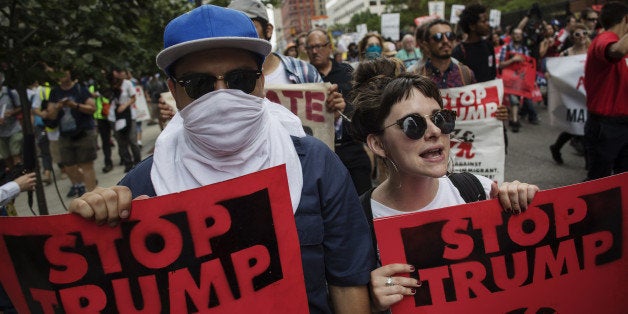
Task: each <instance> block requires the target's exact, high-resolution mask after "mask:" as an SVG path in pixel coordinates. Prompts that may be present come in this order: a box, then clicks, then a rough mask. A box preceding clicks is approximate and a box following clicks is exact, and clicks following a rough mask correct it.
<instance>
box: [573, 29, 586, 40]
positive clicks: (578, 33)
mask: <svg viewBox="0 0 628 314" xmlns="http://www.w3.org/2000/svg"><path fill="white" fill-rule="evenodd" d="M587 35H589V32H586V31H584V32H575V33H573V36H574V37H576V38H580V37H584V36H587Z"/></svg>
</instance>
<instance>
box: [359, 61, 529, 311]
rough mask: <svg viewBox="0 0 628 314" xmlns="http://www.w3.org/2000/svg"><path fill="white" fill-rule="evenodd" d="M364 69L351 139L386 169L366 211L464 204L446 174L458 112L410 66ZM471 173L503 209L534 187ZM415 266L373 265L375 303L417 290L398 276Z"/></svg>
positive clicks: (525, 200) (517, 205)
mask: <svg viewBox="0 0 628 314" xmlns="http://www.w3.org/2000/svg"><path fill="white" fill-rule="evenodd" d="M369 69H370V67H368V65H366V66H362V65H360V66H359V67H358V69H356V76H355V77H356V78H358V77H361V78H364V77H372V78H371V79H368V80H367V81H366V82H355V83H354V84H356V85H359V86H360V87H358V88H357V90H356V92H355V95H357V96H356V97H355V98H354V99H353V102H354V103H355V104H356V111H355V114H354V115H353V127H354V132H355V134H356V135H355V136H356V138H358V139H359V140H361V141H364V142H366V143H367V145H368V147H369V148H370V149H371V150H372V151H373V153H374V154H375V155H376V156H378V158H381V159H383V160H384V163H385V165H386V167H387V168H388V173H389V176H388V178H387V179H386V180H385V181H384V182H382V183H381V184H380V185H379V186H377V187H376V188H374V189H373V190H372V191H369V192H368V193H366V194H364V195H362V199H363V203H362V204H363V207H364V208H365V211H368V208H369V207H370V213H372V217H373V218H378V217H388V216H393V215H399V214H404V213H410V212H416V211H426V210H435V209H439V208H443V207H448V206H453V205H459V204H464V203H465V200H464V198H463V197H462V196H461V192H460V191H459V190H458V188H457V187H456V185H454V183H452V180H450V178H449V177H448V176H446V174H447V173H448V168H449V165H450V161H449V147H450V138H449V135H450V133H451V132H452V131H453V130H454V127H455V123H456V114H455V112H453V111H450V110H446V109H443V102H442V98H441V95H440V92H439V91H438V88H437V87H436V85H435V84H434V83H433V82H432V81H431V80H430V79H428V78H426V77H424V76H420V75H416V74H410V73H405V74H401V75H399V76H397V77H389V76H385V75H377V74H375V75H364V73H361V72H363V71H369ZM473 178H477V180H478V181H479V182H478V184H481V187H482V191H483V192H484V194H485V196H488V197H490V198H499V200H500V203H501V205H502V206H503V207H504V209H505V210H506V211H508V212H512V213H515V214H516V213H520V212H522V211H524V210H525V209H526V208H527V206H528V204H530V202H531V201H532V199H533V197H534V195H535V194H536V192H537V191H538V187H536V186H535V185H530V184H527V183H521V182H519V181H514V182H512V183H502V184H501V186H500V187H499V188H498V187H497V184H496V183H494V182H493V181H491V180H490V179H488V178H486V177H483V176H476V175H473ZM365 202H366V203H365ZM412 271H413V268H412V266H411V265H407V264H388V265H383V266H382V267H379V268H377V269H375V270H374V271H372V272H371V283H370V289H371V299H372V303H373V307H374V309H376V310H377V311H384V310H387V309H388V308H390V306H392V305H393V304H395V303H397V302H399V301H401V300H402V299H403V297H405V296H411V295H414V294H415V292H416V290H415V289H416V288H417V287H419V285H420V283H419V282H417V280H415V279H412V278H408V277H404V276H396V275H397V274H404V273H409V272H412Z"/></svg>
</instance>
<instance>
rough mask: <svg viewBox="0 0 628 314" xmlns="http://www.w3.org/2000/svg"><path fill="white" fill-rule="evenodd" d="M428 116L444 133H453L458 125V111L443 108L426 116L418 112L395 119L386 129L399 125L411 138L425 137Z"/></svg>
mask: <svg viewBox="0 0 628 314" xmlns="http://www.w3.org/2000/svg"><path fill="white" fill-rule="evenodd" d="M426 117H429V118H430V120H431V121H432V123H434V125H436V126H437V127H438V128H439V129H440V131H441V133H443V134H449V133H451V132H452V131H453V130H454V127H455V126H456V113H455V112H454V111H451V110H447V109H441V110H439V111H436V112H434V113H432V114H431V115H425V117H424V116H421V115H418V114H416V113H413V114H410V115H407V116H405V117H403V118H401V119H399V120H397V121H395V123H393V124H391V125H389V126H386V127H384V129H387V128H389V127H391V126H393V125H398V126H399V128H401V130H402V131H403V133H404V134H405V135H406V136H407V137H408V138H409V139H411V140H418V139H420V138H421V137H423V135H424V134H425V130H427V120H426V119H425V118H426ZM382 132H383V130H382Z"/></svg>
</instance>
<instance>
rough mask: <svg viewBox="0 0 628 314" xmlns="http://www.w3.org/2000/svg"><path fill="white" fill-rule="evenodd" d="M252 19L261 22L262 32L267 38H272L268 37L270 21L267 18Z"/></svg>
mask: <svg viewBox="0 0 628 314" xmlns="http://www.w3.org/2000/svg"><path fill="white" fill-rule="evenodd" d="M251 21H257V22H258V23H259V25H260V26H261V27H262V34H263V35H264V38H262V39H265V40H270V38H266V29H267V28H268V24H269V23H268V21H266V20H265V19H263V18H261V17H254V18H252V19H251Z"/></svg>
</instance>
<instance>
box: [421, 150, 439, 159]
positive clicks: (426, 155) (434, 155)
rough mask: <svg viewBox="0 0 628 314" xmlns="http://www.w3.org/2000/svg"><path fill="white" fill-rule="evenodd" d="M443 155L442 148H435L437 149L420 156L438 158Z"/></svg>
mask: <svg viewBox="0 0 628 314" xmlns="http://www.w3.org/2000/svg"><path fill="white" fill-rule="evenodd" d="M442 155H443V149H442V148H435V149H430V150H428V151H426V152H423V153H422V154H420V155H419V156H421V157H422V158H437V157H440V156H442Z"/></svg>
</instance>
